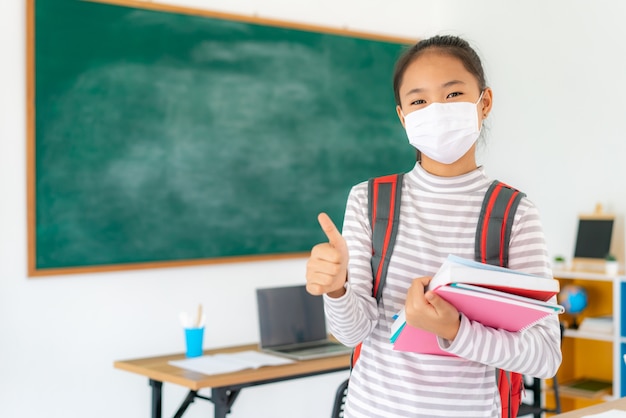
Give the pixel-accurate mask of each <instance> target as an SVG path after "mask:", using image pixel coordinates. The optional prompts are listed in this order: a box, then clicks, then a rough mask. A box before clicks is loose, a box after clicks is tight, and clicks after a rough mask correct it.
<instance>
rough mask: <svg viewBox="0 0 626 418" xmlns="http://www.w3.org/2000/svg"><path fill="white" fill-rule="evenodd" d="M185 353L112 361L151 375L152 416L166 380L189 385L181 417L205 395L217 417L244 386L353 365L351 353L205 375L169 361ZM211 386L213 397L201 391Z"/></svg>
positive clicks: (222, 417)
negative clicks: (200, 393)
mask: <svg viewBox="0 0 626 418" xmlns="http://www.w3.org/2000/svg"><path fill="white" fill-rule="evenodd" d="M257 349H258V346H257V345H256V344H250V345H242V346H238V347H228V348H222V349H216V350H205V351H204V354H217V353H233V352H237V351H245V350H257ZM184 358H185V355H184V354H175V355H169V356H161V357H150V358H140V359H134V360H120V361H116V362H114V363H113V366H114V367H115V368H116V369H120V370H126V371H128V372H132V373H136V374H139V375H141V376H145V377H147V378H148V381H149V384H150V387H151V388H152V406H151V408H152V414H151V417H152V418H161V399H162V392H163V382H167V383H174V384H177V385H180V386H184V387H186V388H189V394H188V395H187V397H186V398H185V400H184V401H183V403H182V404H181V406H180V408H179V409H178V411H177V412H176V415H174V417H175V418H180V417H181V416H182V415H183V413H184V412H185V411H186V410H187V407H188V406H189V405H190V404H191V403H192V402H193V401H194V400H195V399H196V398H200V399H205V400H208V401H211V402H213V404H214V405H215V413H214V416H215V418H225V417H226V415H227V414H228V413H230V408H231V406H232V405H233V403H234V402H235V399H236V398H237V395H239V392H240V391H241V389H243V388H246V387H250V386H257V385H263V384H266V383H273V382H280V381H283V380H290V379H298V378H301V377H307V376H315V375H319V374H325V373H333V372H337V371H341V370H347V369H349V367H350V355H349V354H346V355H341V356H335V357H328V358H324V359H317V360H306V361H296V362H294V363H291V364H286V365H283V366H267V367H260V368H258V369H247V370H242V371H238V372H234V373H226V374H217V375H211V376H209V375H205V374H202V373H198V372H194V371H191V370H186V369H181V368H179V367H176V366H172V365H170V364H169V363H168V362H169V361H170V360H180V359H184ZM203 388H212V389H211V397H205V396H201V395H199V394H198V390H200V389H203Z"/></svg>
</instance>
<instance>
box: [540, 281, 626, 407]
mask: <svg viewBox="0 0 626 418" xmlns="http://www.w3.org/2000/svg"><path fill="white" fill-rule="evenodd" d="M553 275H554V278H555V279H557V280H559V282H560V285H561V288H563V287H564V286H566V285H568V284H574V285H578V286H581V287H583V288H585V290H586V292H587V296H588V304H587V308H586V309H585V310H584V311H583V312H582V313H581V315H580V318H579V319H578V322H579V323H580V321H581V320H582V319H583V318H585V317H586V316H600V315H612V317H613V333H612V334H606V333H593V332H583V331H579V330H574V329H566V330H565V334H564V338H563V347H562V351H563V362H562V364H561V367H560V368H559V371H558V374H557V376H558V379H559V383H564V382H566V381H568V380H571V379H575V378H581V377H588V378H595V379H602V380H608V381H611V382H612V384H613V394H612V396H607V397H603V398H598V399H588V398H582V397H580V398H579V397H572V396H568V395H565V394H561V405H562V409H563V412H565V411H569V410H574V409H578V408H583V407H585V406H589V405H593V404H596V403H601V402H603V401H606V400H611V399H615V398H619V397H623V396H626V365H625V364H624V355H625V354H626V320H625V318H626V308H622V305H623V304H622V300H623V297H626V276H625V275H624V273H623V272H620V273H619V274H618V275H616V276H609V275H606V274H604V273H603V272H593V271H582V270H581V271H578V270H555V271H554V272H553ZM625 305H626V301H625ZM572 319H573V318H572V317H571V315H569V314H567V313H565V314H563V315H562V320H564V321H565V322H569V323H571V322H572ZM551 398H552V394H550V393H546V402H547V403H548V405H550V404H553V402H554V401H553V399H551Z"/></svg>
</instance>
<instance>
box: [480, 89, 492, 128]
mask: <svg viewBox="0 0 626 418" xmlns="http://www.w3.org/2000/svg"><path fill="white" fill-rule="evenodd" d="M481 104H482V108H480V111H479V114H478V117H479V118H480V120H481V121H482V120H485V119H487V116H489V113H490V112H491V107H492V106H493V91H492V90H491V87H486V88H485V91H484V92H483V98H482V100H481Z"/></svg>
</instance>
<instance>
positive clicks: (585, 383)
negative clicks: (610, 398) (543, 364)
mask: <svg viewBox="0 0 626 418" xmlns="http://www.w3.org/2000/svg"><path fill="white" fill-rule="evenodd" d="M612 390H613V384H612V383H611V382H609V381H605V380H599V379H589V378H584V377H583V378H580V379H575V380H571V381H569V382H565V383H561V384H560V385H559V391H560V392H561V395H565V396H572V397H577V398H589V399H598V398H602V397H604V396H607V395H610V394H611V392H612Z"/></svg>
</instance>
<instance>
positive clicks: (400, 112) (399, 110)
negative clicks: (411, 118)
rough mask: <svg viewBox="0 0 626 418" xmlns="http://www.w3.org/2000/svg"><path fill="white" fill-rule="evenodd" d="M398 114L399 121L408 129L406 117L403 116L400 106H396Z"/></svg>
mask: <svg viewBox="0 0 626 418" xmlns="http://www.w3.org/2000/svg"><path fill="white" fill-rule="evenodd" d="M396 113H397V114H398V119H400V123H401V124H402V127H403V128H404V129H406V126H405V125H404V115H403V114H402V108H401V107H400V105H398V106H396Z"/></svg>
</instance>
